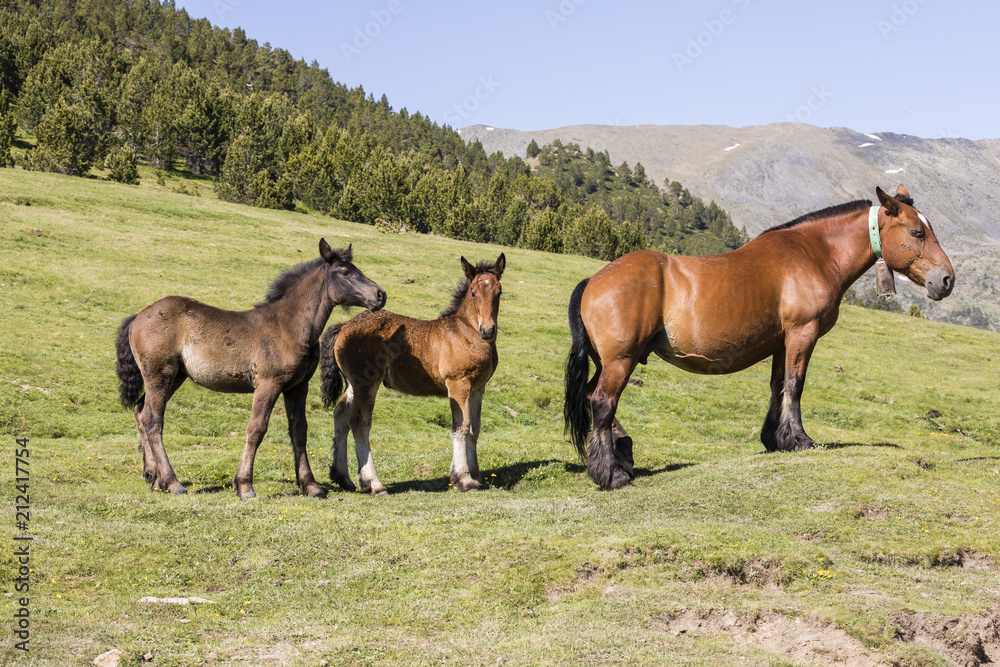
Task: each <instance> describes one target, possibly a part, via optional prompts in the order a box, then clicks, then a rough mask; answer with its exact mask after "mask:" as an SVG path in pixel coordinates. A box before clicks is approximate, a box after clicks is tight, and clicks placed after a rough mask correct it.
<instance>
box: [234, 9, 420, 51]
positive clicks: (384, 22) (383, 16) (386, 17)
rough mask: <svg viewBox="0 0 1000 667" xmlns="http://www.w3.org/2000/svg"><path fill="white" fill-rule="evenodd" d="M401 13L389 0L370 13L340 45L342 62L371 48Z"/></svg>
mask: <svg viewBox="0 0 1000 667" xmlns="http://www.w3.org/2000/svg"><path fill="white" fill-rule="evenodd" d="M229 1H230V2H232V1H233V0H229ZM402 11H403V2H402V0H389V3H388V4H386V6H385V7H383V8H382V9H377V10H375V11H373V12H372V13H371V17H372V20H371V21H368V22H366V23H365V24H364V25H363V26H362V25H357V26H354V34H353V35H352V39H351V41H350V42H341V43H340V52H341V53H342V54H344V60H346V61H347V62H348V63H350V62H351V60H353V59H354V58H355V57H356V56H360V55H361V52H362V51H364V50H365V49H367V48H368V47H369V46H371V44H372V41H373V40H375V39H376V38H378V36H379V35H381V34H382V31H383V30H385V29H386V28H388V27H389V24H390V23H392V20H393V19H394V18H395V17H397V16H399V15H400V14H401V13H402Z"/></svg>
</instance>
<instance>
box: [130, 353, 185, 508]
mask: <svg viewBox="0 0 1000 667" xmlns="http://www.w3.org/2000/svg"><path fill="white" fill-rule="evenodd" d="M171 371H172V372H171ZM149 375H150V376H151V377H152V378H153V379H152V380H151V381H149V382H147V383H146V394H145V395H144V396H143V399H142V403H141V405H142V408H141V409H139V408H138V406H136V407H137V410H136V412H135V421H136V424H137V425H138V427H139V441H140V442H141V443H142V445H143V450H142V458H143V472H142V475H143V478H145V479H146V481H147V482H149V484H150V486H151V488H152V489H153V490H154V491H169V492H170V493H176V494H182V493H187V489H185V488H184V486H183V485H182V484H181V483H180V482H179V481H178V480H177V475H176V474H175V473H174V469H173V467H172V466H171V465H170V459H168V458H167V451H166V449H164V447H163V414H164V411H165V409H166V406H167V401H169V400H170V397H171V396H173V395H174V392H175V391H177V389H178V387H180V386H181V385H182V384H184V380H185V379H187V375H185V374H184V372H183V371H181V370H180V369H178V368H176V367H174V368H173V369H171V368H170V367H169V366H164V367H163V368H161V369H159V372H158V373H156V374H153V373H151V374H149ZM144 376H145V374H144Z"/></svg>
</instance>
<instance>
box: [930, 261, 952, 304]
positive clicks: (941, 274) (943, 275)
mask: <svg viewBox="0 0 1000 667" xmlns="http://www.w3.org/2000/svg"><path fill="white" fill-rule="evenodd" d="M924 286H925V287H926V288H927V296H928V297H929V298H930V299H932V300H934V301H940V300H941V299H943V298H945V297H946V296H948V295H949V294H951V291H952V290H953V289H955V272H954V271H952V270H949V269H947V268H945V267H943V266H942V267H935V268H933V269H931V270H930V271H928V272H927V275H926V276H925V277H924Z"/></svg>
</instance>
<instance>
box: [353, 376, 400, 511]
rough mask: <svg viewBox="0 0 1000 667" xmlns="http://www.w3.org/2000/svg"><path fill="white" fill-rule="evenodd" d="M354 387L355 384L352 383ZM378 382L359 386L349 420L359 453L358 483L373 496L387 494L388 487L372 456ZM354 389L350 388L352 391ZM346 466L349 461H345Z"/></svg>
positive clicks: (355, 448) (355, 446) (357, 452)
mask: <svg viewBox="0 0 1000 667" xmlns="http://www.w3.org/2000/svg"><path fill="white" fill-rule="evenodd" d="M352 387H353V385H352ZM378 387H379V386H378V384H373V385H372V386H370V387H365V388H360V387H359V388H358V390H357V391H356V392H355V393H354V399H353V400H352V401H351V404H350V406H351V407H350V410H349V412H348V416H347V422H348V424H349V425H350V427H351V433H353V434H354V451H355V453H356V454H357V455H358V485H359V486H360V487H361V490H362V491H368V492H370V493H371V494H372V495H373V496H387V495H389V491H388V489H386V488H385V485H384V484H382V480H380V479H379V478H378V473H377V472H376V471H375V457H374V456H372V447H371V441H370V440H369V436H370V435H371V430H372V411H373V410H374V409H375V395H376V394H377V393H378ZM351 391H352V389H348V393H350V392H351ZM344 468H345V469H346V468H347V462H346V460H345V461H344Z"/></svg>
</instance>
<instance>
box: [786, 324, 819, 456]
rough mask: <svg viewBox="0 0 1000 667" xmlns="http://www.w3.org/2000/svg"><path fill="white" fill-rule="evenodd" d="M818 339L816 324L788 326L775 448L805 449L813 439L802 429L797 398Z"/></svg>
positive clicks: (799, 396) (811, 443) (790, 450)
mask: <svg viewBox="0 0 1000 667" xmlns="http://www.w3.org/2000/svg"><path fill="white" fill-rule="evenodd" d="M818 339H819V323H818V322H810V323H809V324H807V325H805V326H803V327H798V328H796V329H792V330H790V331H789V332H787V333H786V334H785V383H784V387H783V393H784V395H783V396H782V398H781V416H780V419H779V423H778V430H777V433H776V434H775V439H776V441H777V448H778V449H779V450H781V451H785V452H795V451H799V450H802V449H809V448H810V447H812V446H813V444H815V443H813V439H812V438H810V437H809V436H808V435H806V431H805V429H804V428H802V409H801V399H802V390H803V388H804V387H805V383H806V367H807V366H808V365H809V358H810V357H811V356H812V351H813V349H814V348H815V347H816V341H817V340H818Z"/></svg>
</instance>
